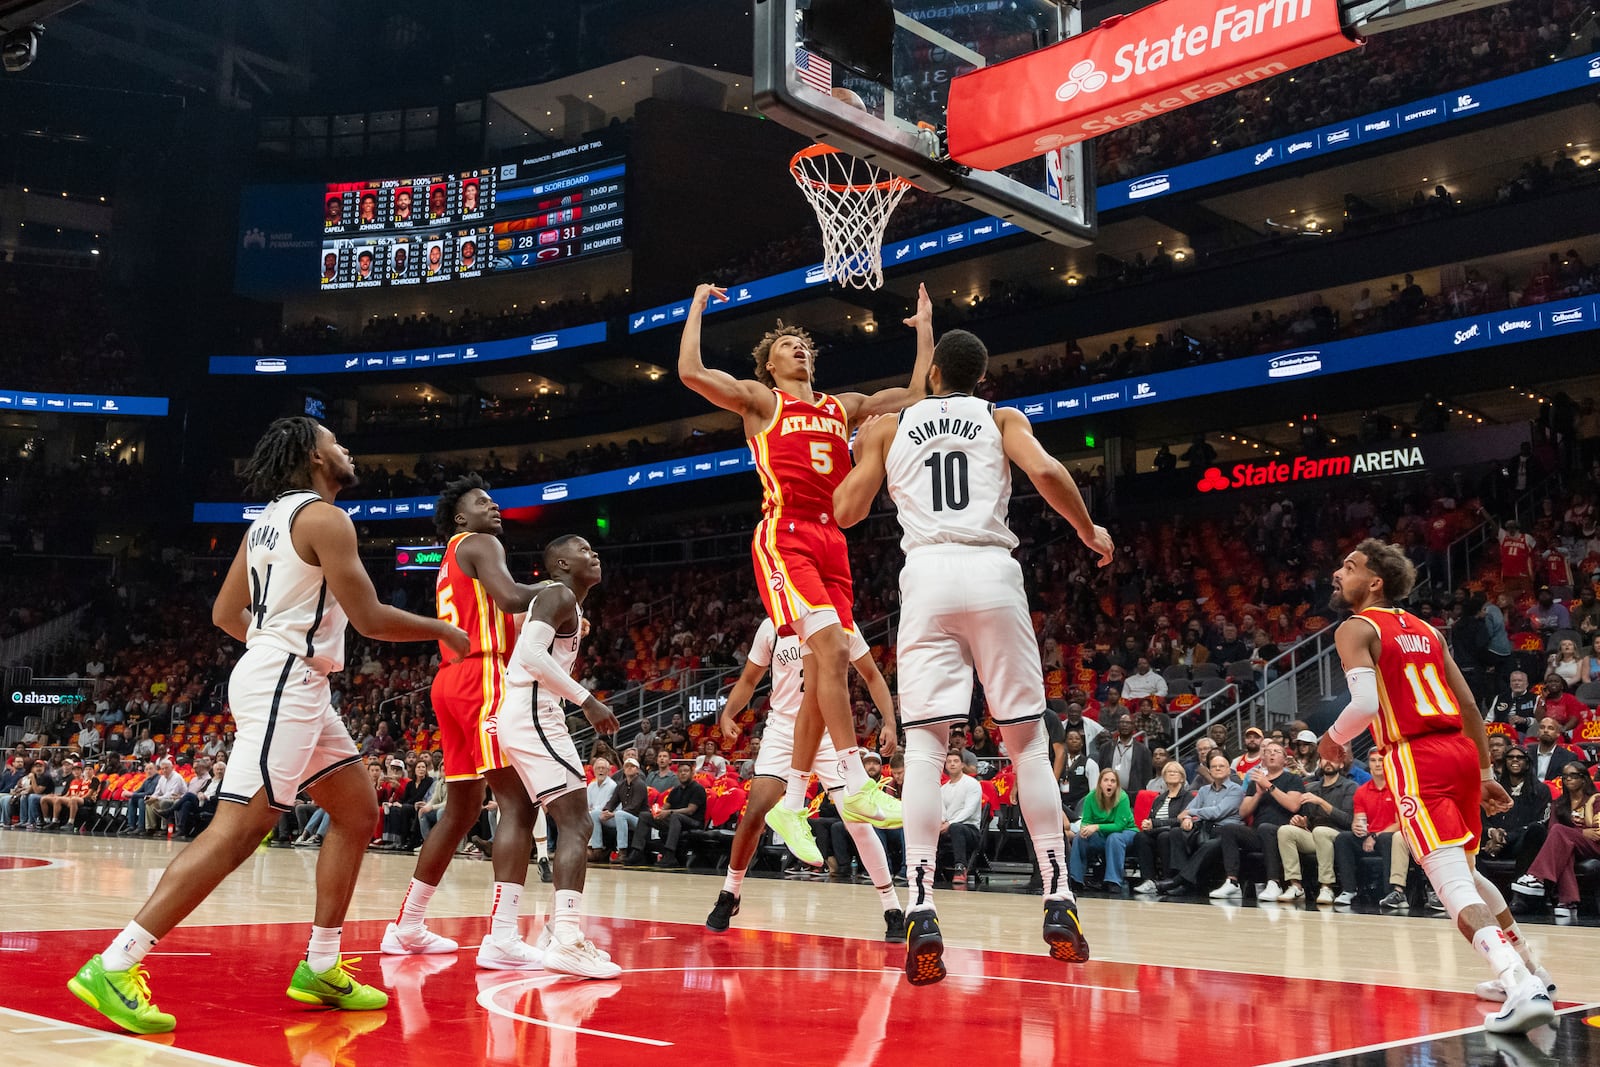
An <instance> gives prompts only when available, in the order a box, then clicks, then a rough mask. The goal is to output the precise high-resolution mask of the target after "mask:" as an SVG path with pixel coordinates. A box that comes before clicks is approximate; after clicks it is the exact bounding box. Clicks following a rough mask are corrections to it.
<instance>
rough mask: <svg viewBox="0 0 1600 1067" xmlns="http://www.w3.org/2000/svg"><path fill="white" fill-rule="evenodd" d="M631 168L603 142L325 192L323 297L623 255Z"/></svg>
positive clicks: (327, 188) (321, 257) (347, 184)
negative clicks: (493, 164) (338, 292)
mask: <svg viewBox="0 0 1600 1067" xmlns="http://www.w3.org/2000/svg"><path fill="white" fill-rule="evenodd" d="M626 178H627V164H626V162H625V157H623V156H622V155H621V154H620V152H619V151H618V149H617V148H616V147H607V146H605V145H603V144H600V143H598V142H596V143H592V144H588V145H584V146H581V147H578V148H564V149H560V150H557V151H553V152H546V153H544V154H542V155H538V156H528V157H525V158H522V159H519V160H516V161H513V162H506V163H502V164H500V165H499V166H496V167H480V168H478V169H476V170H468V171H461V172H459V173H454V174H426V175H421V176H418V177H411V178H385V179H380V180H375V181H365V182H336V183H331V184H329V185H327V186H325V187H324V188H323V194H322V243H321V248H320V249H319V254H318V267H319V269H320V273H319V275H318V277H319V278H320V286H321V288H322V289H324V290H338V289H365V288H372V287H376V286H384V285H431V284H434V283H436V282H447V281H455V280H457V279H463V278H478V277H482V276H483V275H484V274H486V273H489V272H498V271H513V270H528V269H530V268H535V267H541V266H546V265H548V264H552V263H559V262H562V261H565V260H570V259H578V258H580V257H583V256H589V255H596V254H600V253H605V252H616V251H619V250H621V249H622V247H623V202H624V194H625V185H626Z"/></svg>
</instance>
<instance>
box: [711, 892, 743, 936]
mask: <svg viewBox="0 0 1600 1067" xmlns="http://www.w3.org/2000/svg"><path fill="white" fill-rule="evenodd" d="M737 914H739V898H738V897H736V896H734V895H733V894H732V893H730V892H728V891H727V890H726V889H724V890H723V891H722V892H720V893H718V894H717V903H716V904H715V905H714V906H713V907H712V909H711V914H710V915H707V916H706V929H707V930H715V931H716V932H717V933H719V934H720V933H722V932H724V931H725V930H727V929H728V923H730V922H731V921H733V917H734V916H735V915H737Z"/></svg>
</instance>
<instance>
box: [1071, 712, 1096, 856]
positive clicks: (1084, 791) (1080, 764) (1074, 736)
mask: <svg viewBox="0 0 1600 1067" xmlns="http://www.w3.org/2000/svg"><path fill="white" fill-rule="evenodd" d="M1065 744H1066V750H1067V751H1066V759H1065V761H1063V763H1062V765H1061V817H1062V825H1063V826H1064V827H1065V829H1066V832H1067V833H1068V834H1071V833H1073V832H1074V831H1075V828H1076V824H1077V822H1078V812H1079V811H1081V810H1082V809H1083V800H1084V798H1085V797H1087V796H1088V795H1089V790H1091V789H1093V788H1094V784H1093V783H1095V782H1097V781H1099V780H1100V765H1099V764H1097V763H1096V762H1095V761H1094V760H1093V759H1092V758H1091V757H1090V755H1089V753H1088V750H1087V749H1085V747H1084V740H1083V731H1082V730H1078V729H1075V728H1073V727H1071V726H1068V727H1067V732H1066V742H1065Z"/></svg>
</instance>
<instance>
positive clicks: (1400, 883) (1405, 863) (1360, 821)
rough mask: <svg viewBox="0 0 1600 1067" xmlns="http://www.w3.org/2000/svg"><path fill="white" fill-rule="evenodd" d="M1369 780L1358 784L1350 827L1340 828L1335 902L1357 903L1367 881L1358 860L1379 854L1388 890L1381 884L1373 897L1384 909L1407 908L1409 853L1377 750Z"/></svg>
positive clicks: (1370, 764)
mask: <svg viewBox="0 0 1600 1067" xmlns="http://www.w3.org/2000/svg"><path fill="white" fill-rule="evenodd" d="M1367 771H1368V773H1369V774H1370V775H1371V778H1370V780H1369V781H1367V782H1366V783H1365V784H1363V785H1360V786H1357V787H1356V791H1355V795H1354V797H1353V798H1352V810H1353V815H1352V817H1351V821H1350V829H1349V830H1348V831H1341V832H1340V833H1339V835H1338V837H1337V838H1335V839H1334V843H1333V863H1334V871H1335V873H1336V874H1337V876H1338V881H1339V890H1340V892H1339V895H1338V896H1337V897H1335V898H1334V901H1333V902H1334V904H1335V905H1336V906H1339V907H1346V906H1348V905H1350V904H1353V903H1355V900H1356V896H1357V895H1358V893H1359V892H1360V891H1361V888H1362V887H1363V885H1364V884H1365V883H1364V881H1363V879H1362V878H1361V873H1360V867H1359V865H1358V860H1359V859H1360V858H1361V857H1364V856H1377V857H1378V858H1380V859H1381V860H1382V861H1383V863H1384V865H1385V866H1386V867H1387V868H1388V871H1389V887H1390V888H1389V892H1388V894H1387V895H1386V896H1385V895H1382V894H1381V892H1380V890H1381V885H1380V886H1379V887H1377V888H1375V889H1374V891H1373V892H1372V896H1373V897H1375V898H1381V901H1380V903H1381V906H1382V907H1385V908H1390V909H1394V908H1407V907H1409V906H1410V905H1409V904H1408V903H1407V902H1406V877H1407V872H1408V869H1409V862H1410V861H1409V856H1410V853H1409V852H1408V851H1407V850H1406V844H1405V841H1404V840H1403V839H1402V838H1401V837H1400V821H1399V816H1398V815H1397V814H1396V807H1395V799H1394V794H1393V793H1390V792H1389V788H1388V784H1387V783H1386V781H1385V779H1384V771H1383V755H1382V753H1380V752H1379V751H1378V750H1377V749H1373V750H1372V751H1371V752H1369V753H1367Z"/></svg>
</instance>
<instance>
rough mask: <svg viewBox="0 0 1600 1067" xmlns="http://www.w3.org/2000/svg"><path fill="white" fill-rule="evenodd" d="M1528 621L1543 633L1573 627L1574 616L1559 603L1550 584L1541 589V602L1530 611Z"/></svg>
mask: <svg viewBox="0 0 1600 1067" xmlns="http://www.w3.org/2000/svg"><path fill="white" fill-rule="evenodd" d="M1528 623H1529V625H1531V626H1532V627H1533V628H1534V629H1535V630H1537V631H1539V632H1540V633H1542V634H1550V633H1554V632H1555V631H1557V630H1568V629H1571V628H1572V616H1571V615H1569V614H1568V612H1567V609H1566V606H1565V605H1562V604H1557V603H1556V599H1555V596H1554V595H1553V594H1552V593H1551V592H1550V587H1549V586H1544V587H1543V588H1541V589H1540V590H1539V602H1538V604H1537V605H1536V606H1534V607H1533V608H1532V609H1530V610H1529V611H1528Z"/></svg>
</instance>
